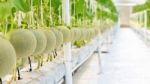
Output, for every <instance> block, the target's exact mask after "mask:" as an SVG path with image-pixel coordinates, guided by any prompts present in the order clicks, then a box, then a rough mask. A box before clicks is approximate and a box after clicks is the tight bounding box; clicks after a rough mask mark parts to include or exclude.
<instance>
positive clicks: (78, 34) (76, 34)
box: [72, 28, 82, 41]
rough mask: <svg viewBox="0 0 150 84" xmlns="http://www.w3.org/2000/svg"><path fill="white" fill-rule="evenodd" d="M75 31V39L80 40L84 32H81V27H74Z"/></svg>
mask: <svg viewBox="0 0 150 84" xmlns="http://www.w3.org/2000/svg"><path fill="white" fill-rule="evenodd" d="M72 30H73V31H74V39H75V41H78V40H81V39H82V38H81V37H82V35H81V34H82V33H81V30H80V29H79V28H74V29H72Z"/></svg>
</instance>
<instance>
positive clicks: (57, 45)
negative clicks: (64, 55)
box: [51, 28, 63, 48]
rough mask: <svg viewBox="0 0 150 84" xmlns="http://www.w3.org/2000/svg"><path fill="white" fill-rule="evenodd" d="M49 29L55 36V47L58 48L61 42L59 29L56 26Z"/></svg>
mask: <svg viewBox="0 0 150 84" xmlns="http://www.w3.org/2000/svg"><path fill="white" fill-rule="evenodd" d="M51 30H52V31H53V33H54V34H55V36H56V47H55V48H58V47H60V46H61V45H62V44H63V34H62V33H61V32H60V31H58V30H57V29H56V28H52V29H51Z"/></svg>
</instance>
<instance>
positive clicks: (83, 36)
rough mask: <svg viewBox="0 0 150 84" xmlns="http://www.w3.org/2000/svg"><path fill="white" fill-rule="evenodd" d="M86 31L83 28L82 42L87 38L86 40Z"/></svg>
mask: <svg viewBox="0 0 150 84" xmlns="http://www.w3.org/2000/svg"><path fill="white" fill-rule="evenodd" d="M85 32H86V30H85V28H82V29H81V40H85V38H86V33H85Z"/></svg>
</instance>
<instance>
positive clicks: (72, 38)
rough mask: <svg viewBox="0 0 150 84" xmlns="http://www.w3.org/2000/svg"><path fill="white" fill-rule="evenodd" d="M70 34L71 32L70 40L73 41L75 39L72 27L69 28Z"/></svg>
mask: <svg viewBox="0 0 150 84" xmlns="http://www.w3.org/2000/svg"><path fill="white" fill-rule="evenodd" d="M70 34H71V42H74V41H75V31H74V30H73V29H71V30H70Z"/></svg>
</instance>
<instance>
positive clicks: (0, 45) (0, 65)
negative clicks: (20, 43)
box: [0, 38, 16, 77]
mask: <svg viewBox="0 0 150 84" xmlns="http://www.w3.org/2000/svg"><path fill="white" fill-rule="evenodd" d="M14 67H16V53H15V49H14V48H13V46H12V44H11V43H10V42H9V41H7V40H4V39H2V38H0V77H3V76H5V75H7V74H8V73H10V72H12V70H13V68H14Z"/></svg>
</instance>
